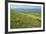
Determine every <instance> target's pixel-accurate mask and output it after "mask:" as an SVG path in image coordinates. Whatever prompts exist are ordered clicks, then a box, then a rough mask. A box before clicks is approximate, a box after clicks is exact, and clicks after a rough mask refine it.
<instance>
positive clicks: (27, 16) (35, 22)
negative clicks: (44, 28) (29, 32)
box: [10, 11, 41, 29]
mask: <svg viewBox="0 0 46 34" xmlns="http://www.w3.org/2000/svg"><path fill="white" fill-rule="evenodd" d="M10 27H11V29H16V28H39V27H41V15H40V14H39V13H33V12H32V13H23V12H17V11H10Z"/></svg>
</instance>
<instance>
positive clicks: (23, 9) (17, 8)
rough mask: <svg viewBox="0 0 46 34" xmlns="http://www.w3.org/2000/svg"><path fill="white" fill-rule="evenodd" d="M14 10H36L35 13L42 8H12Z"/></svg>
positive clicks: (39, 11)
mask: <svg viewBox="0 0 46 34" xmlns="http://www.w3.org/2000/svg"><path fill="white" fill-rule="evenodd" d="M12 10H14V11H16V12H34V13H41V9H40V8H12Z"/></svg>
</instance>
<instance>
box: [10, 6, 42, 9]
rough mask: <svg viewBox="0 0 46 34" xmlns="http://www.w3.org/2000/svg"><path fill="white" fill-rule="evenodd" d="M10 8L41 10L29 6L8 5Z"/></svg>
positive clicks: (37, 7)
mask: <svg viewBox="0 0 46 34" xmlns="http://www.w3.org/2000/svg"><path fill="white" fill-rule="evenodd" d="M10 8H24V9H27V8H28V9H41V6H29V5H10Z"/></svg>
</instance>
